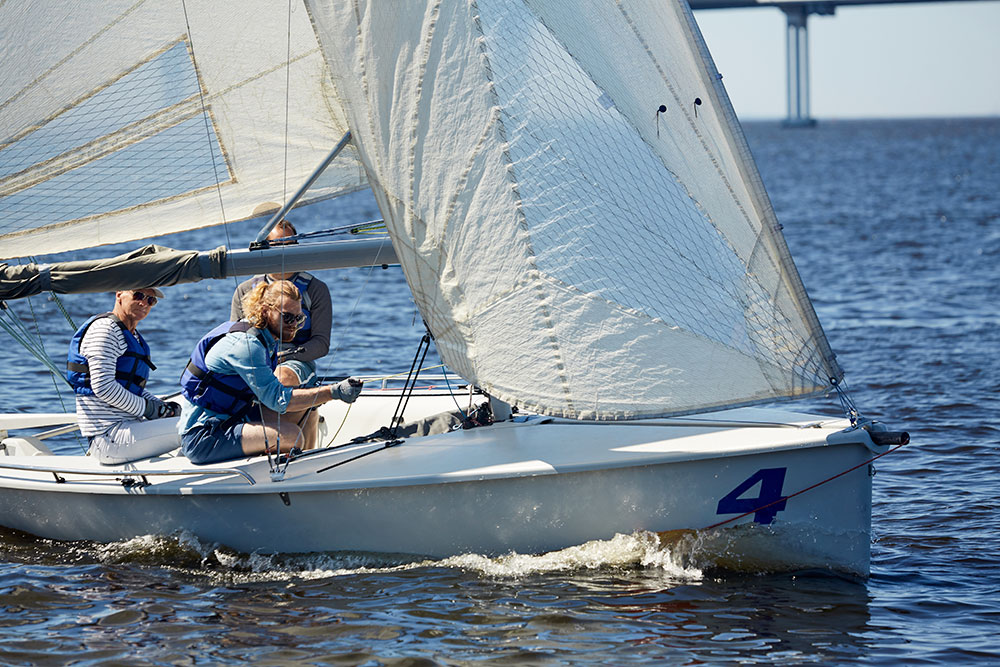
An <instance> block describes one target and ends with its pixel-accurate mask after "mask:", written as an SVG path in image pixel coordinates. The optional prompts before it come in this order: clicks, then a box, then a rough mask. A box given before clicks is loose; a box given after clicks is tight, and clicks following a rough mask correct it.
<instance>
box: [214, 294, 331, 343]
mask: <svg viewBox="0 0 1000 667" xmlns="http://www.w3.org/2000/svg"><path fill="white" fill-rule="evenodd" d="M261 279H265V280H267V281H268V282H271V281H272V279H271V277H270V276H254V277H253V278H250V279H249V280H244V281H243V282H242V283H240V284H239V286H237V288H236V291H235V292H234V293H233V302H232V305H231V307H230V312H229V319H230V320H232V321H233V322H237V321H239V320H241V319H243V297H244V295H246V293H247V292H249V291H250V289H251V288H252V287H253V286H254V284H255V283H256V282H257V281H259V280H261ZM308 291H309V317H310V336H309V340H307V341H306V342H305V343H303V344H302V345H300V346H298V348H299V349H298V351H296V352H293V353H291V354H289V355H288V356H284V357H282V361H291V360H293V359H297V360H299V361H315V360H316V359H319V358H320V357H323V356H326V354H327V353H328V352H329V351H330V329H331V327H332V326H333V301H332V300H331V299H330V289H329V288H328V287H327V286H326V284H325V283H323V281H321V280H319V279H318V278H315V277H313V279H312V281H311V282H310V283H309V290H308Z"/></svg>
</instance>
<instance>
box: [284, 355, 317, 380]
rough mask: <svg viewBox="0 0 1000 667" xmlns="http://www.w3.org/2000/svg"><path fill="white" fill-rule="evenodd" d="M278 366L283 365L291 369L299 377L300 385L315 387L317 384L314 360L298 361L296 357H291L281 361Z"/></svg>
mask: <svg viewBox="0 0 1000 667" xmlns="http://www.w3.org/2000/svg"><path fill="white" fill-rule="evenodd" d="M278 366H279V367H280V366H284V367H285V368H289V369H291V370H292V372H293V373H295V375H297V376H298V378H299V386H300V387H315V386H317V385H319V380H318V379H317V378H316V362H315V361H299V360H298V359H292V360H291V361H283V362H281V363H280V364H278Z"/></svg>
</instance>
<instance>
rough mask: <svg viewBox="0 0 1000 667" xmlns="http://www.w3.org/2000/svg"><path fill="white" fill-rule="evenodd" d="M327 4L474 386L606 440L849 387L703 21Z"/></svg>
mask: <svg viewBox="0 0 1000 667" xmlns="http://www.w3.org/2000/svg"><path fill="white" fill-rule="evenodd" d="M306 4H307V7H308V8H309V10H310V14H311V17H312V20H313V22H314V24H315V27H316V30H317V34H318V36H319V40H320V43H321V45H322V48H323V52H324V55H325V56H326V59H327V62H328V64H329V65H330V67H331V70H332V76H333V80H334V86H335V87H336V89H337V93H338V97H339V100H340V102H341V103H342V104H343V105H344V109H345V111H346V114H347V121H348V124H349V125H350V127H351V131H352V133H353V135H354V141H355V143H356V145H357V147H358V151H359V153H360V157H361V160H362V162H363V164H364V167H365V169H366V171H367V174H368V179H369V182H370V183H371V185H372V188H373V190H374V192H375V195H376V199H377V200H378V203H379V206H380V207H381V209H382V212H383V215H384V216H385V219H386V224H387V226H388V228H389V231H390V234H391V236H392V239H393V244H394V246H395V248H396V252H397V255H398V256H399V259H400V262H401V264H402V266H403V269H404V271H405V273H406V277H407V280H408V281H409V284H410V286H411V288H412V290H413V293H414V296H415V299H416V301H417V305H418V306H419V308H420V311H421V313H422V314H423V316H424V318H425V321H426V322H427V324H428V326H429V328H430V329H431V331H432V332H433V334H434V335H435V342H436V345H437V348H438V350H439V352H440V354H441V356H442V358H443V360H444V361H445V362H446V363H447V364H448V365H449V366H451V367H452V368H453V369H455V370H456V371H457V372H458V373H460V374H461V375H462V376H464V377H465V378H467V379H468V380H470V381H472V382H475V383H476V384H478V385H480V386H482V387H483V388H485V389H486V390H488V391H489V392H490V393H492V394H494V395H496V396H498V397H500V398H502V399H504V400H507V401H510V402H512V403H514V404H516V405H519V406H523V407H526V408H529V409H533V410H537V411H540V412H542V413H545V414H549V415H559V416H566V417H575V418H590V419H625V418H634V417H649V416H662V415H671V414H679V413H686V412H695V411H703V410H709V409H713V408H719V407H723V406H733V405H740V404H750V403H755V402H761V401H767V400H773V399H776V398H781V397H795V396H803V395H808V394H812V393H815V392H818V391H822V390H824V389H826V388H828V387H829V386H830V379H831V378H839V377H840V370H839V368H838V366H837V364H836V361H835V360H834V358H833V354H832V353H831V351H830V349H829V346H828V344H827V342H826V339H825V336H824V334H823V332H822V330H821V329H820V327H819V324H818V321H817V320H816V317H815V314H814V312H813V310H812V306H811V305H810V303H809V301H808V298H807V297H806V295H805V291H804V289H803V287H802V284H801V281H800V279H799V277H798V274H797V272H796V270H795V267H794V265H793V264H792V261H791V259H790V256H789V254H788V251H787V248H786V247H785V244H784V241H783V239H782V237H781V234H780V232H779V231H778V225H777V221H776V220H775V218H774V215H773V212H772V210H771V206H770V203H769V201H768V199H767V196H766V194H765V192H764V189H763V187H762V185H761V183H760V179H759V176H758V175H757V172H756V169H755V167H754V165H753V163H752V161H751V159H750V157H749V150H748V149H747V147H746V143H745V141H744V139H743V137H742V133H741V131H740V130H739V127H738V124H737V123H736V121H735V116H734V114H733V113H732V109H731V107H730V105H729V101H728V98H727V97H726V95H725V92H724V90H723V88H722V86H721V84H720V83H719V81H718V77H717V72H716V71H715V68H714V65H712V63H711V59H710V58H709V57H708V55H707V50H706V49H705V48H704V43H703V41H702V39H701V36H700V33H699V32H698V30H697V27H696V25H695V23H694V20H693V18H692V16H691V13H690V9H689V8H688V7H687V5H686V4H685V3H683V2H680V1H678V0H671V1H666V2H665V1H664V0H656V1H655V2H654V1H652V0H621V1H619V2H615V3H611V2H607V1H606V0H590V1H580V0H574V1H572V2H570V1H559V0H476V1H474V2H470V1H468V0H461V1H460V0H442V1H441V2H434V3H426V4H425V3H381V2H365V1H362V0H359V1H358V2H355V3H340V2H326V1H323V0H306ZM661 109H662V111H661Z"/></svg>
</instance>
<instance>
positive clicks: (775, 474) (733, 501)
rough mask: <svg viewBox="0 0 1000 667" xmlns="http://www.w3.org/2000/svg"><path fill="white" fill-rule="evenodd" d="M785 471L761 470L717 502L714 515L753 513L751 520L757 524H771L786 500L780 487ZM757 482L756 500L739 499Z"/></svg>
mask: <svg viewBox="0 0 1000 667" xmlns="http://www.w3.org/2000/svg"><path fill="white" fill-rule="evenodd" d="M785 470H786V468H761V469H760V470H758V471H757V472H755V473H754V474H752V475H750V477H748V478H747V479H746V480H745V481H743V483H741V484H740V485H739V486H737V487H736V488H735V489H733V490H732V491H730V492H729V493H727V494H726V495H725V496H724V497H723V498H722V499H721V500H719V506H718V508H716V510H715V513H716V514H747V513H749V512H754V515H753V520H754V521H756V522H757V523H771V522H772V521H774V516H775V515H776V514H777V513H778V512H780V511H781V510H783V509H785V502H786V499H785V498H784V497H783V496H782V495H781V487H782V486H783V485H784V483H785ZM757 482H760V494H759V495H758V496H757V497H756V498H740V496H741V495H743V494H744V493H746V492H747V491H748V490H749V489H750V488H751V487H752V486H753V485H754V484H756V483H757ZM775 501H777V502H775Z"/></svg>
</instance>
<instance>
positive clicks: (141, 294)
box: [132, 292, 159, 308]
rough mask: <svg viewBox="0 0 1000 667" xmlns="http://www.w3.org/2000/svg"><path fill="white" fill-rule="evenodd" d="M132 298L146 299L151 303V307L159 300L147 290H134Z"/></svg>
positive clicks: (137, 299)
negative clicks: (146, 291) (147, 292)
mask: <svg viewBox="0 0 1000 667" xmlns="http://www.w3.org/2000/svg"><path fill="white" fill-rule="evenodd" d="M132 298H133V299H135V300H136V301H145V302H146V303H148V304H149V307H150V308H152V307H153V306H155V305H156V302H157V301H159V299H157V298H156V297H155V296H153V295H152V294H146V293H145V292H132Z"/></svg>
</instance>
